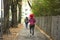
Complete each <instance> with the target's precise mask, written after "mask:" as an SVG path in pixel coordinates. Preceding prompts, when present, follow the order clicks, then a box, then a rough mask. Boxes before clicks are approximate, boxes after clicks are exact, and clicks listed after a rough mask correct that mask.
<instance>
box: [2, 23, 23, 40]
mask: <svg viewBox="0 0 60 40" xmlns="http://www.w3.org/2000/svg"><path fill="white" fill-rule="evenodd" d="M22 28H23V26H22V24H19V25H18V27H17V28H10V29H9V30H10V33H8V34H4V35H3V40H14V39H15V38H16V36H17V34H18V32H20V30H21V29H22Z"/></svg>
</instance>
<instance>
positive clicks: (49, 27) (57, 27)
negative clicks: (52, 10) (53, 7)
mask: <svg viewBox="0 0 60 40" xmlns="http://www.w3.org/2000/svg"><path fill="white" fill-rule="evenodd" d="M36 20H37V22H36V24H37V25H38V26H39V27H40V28H41V29H43V30H44V31H45V32H46V33H47V34H48V35H50V36H51V37H52V38H53V39H54V40H60V38H59V37H60V16H42V17H36Z"/></svg>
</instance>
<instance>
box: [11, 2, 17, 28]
mask: <svg viewBox="0 0 60 40" xmlns="http://www.w3.org/2000/svg"><path fill="white" fill-rule="evenodd" d="M12 27H17V1H15V2H12Z"/></svg>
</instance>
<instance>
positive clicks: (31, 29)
mask: <svg viewBox="0 0 60 40" xmlns="http://www.w3.org/2000/svg"><path fill="white" fill-rule="evenodd" d="M34 27H35V25H30V34H32V35H34Z"/></svg>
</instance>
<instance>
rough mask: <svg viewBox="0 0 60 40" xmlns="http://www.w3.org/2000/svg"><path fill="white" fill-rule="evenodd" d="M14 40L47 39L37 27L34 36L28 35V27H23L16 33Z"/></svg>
mask: <svg viewBox="0 0 60 40" xmlns="http://www.w3.org/2000/svg"><path fill="white" fill-rule="evenodd" d="M15 40H48V38H47V37H46V36H44V35H43V34H42V33H41V32H40V31H39V30H38V29H36V28H35V34H34V36H31V37H30V33H29V29H26V28H25V27H24V28H23V29H22V30H21V31H20V32H19V33H18V36H17V37H16V39H15Z"/></svg>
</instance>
